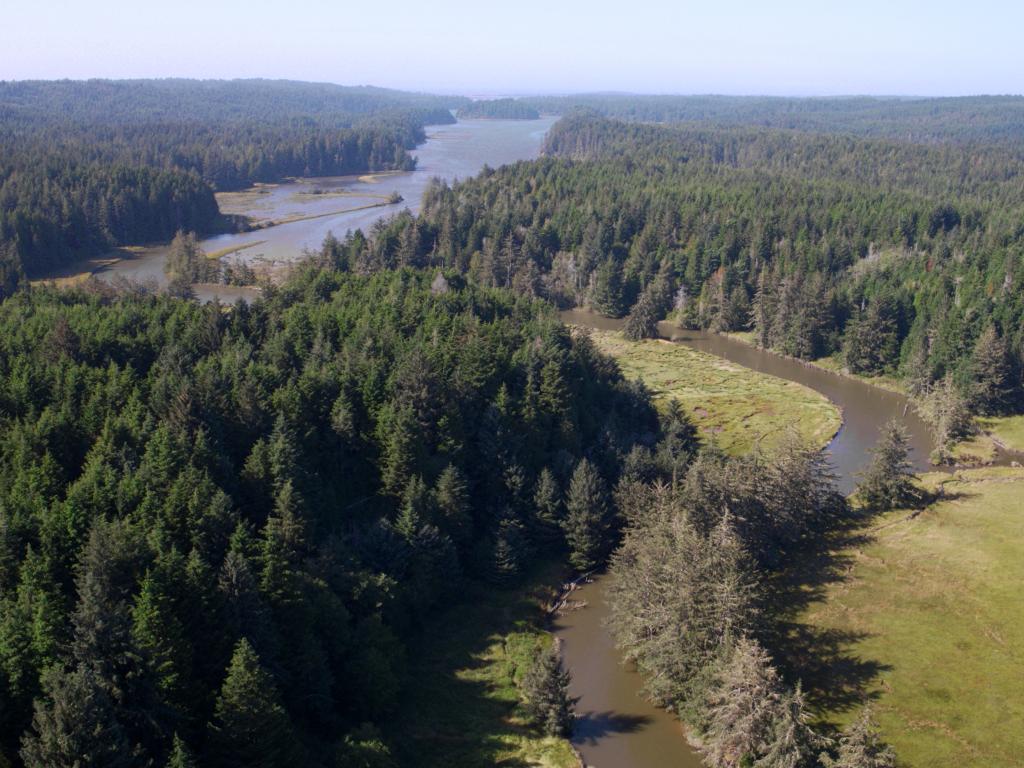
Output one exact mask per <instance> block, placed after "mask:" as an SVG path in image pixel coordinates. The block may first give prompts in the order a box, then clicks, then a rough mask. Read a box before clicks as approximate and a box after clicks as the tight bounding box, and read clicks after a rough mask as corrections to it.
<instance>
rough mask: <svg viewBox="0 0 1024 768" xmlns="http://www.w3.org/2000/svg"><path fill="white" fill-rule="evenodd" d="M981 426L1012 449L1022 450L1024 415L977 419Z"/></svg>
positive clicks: (1023, 444) (1023, 449)
mask: <svg viewBox="0 0 1024 768" xmlns="http://www.w3.org/2000/svg"><path fill="white" fill-rule="evenodd" d="M979 421H980V422H981V426H982V428H983V429H984V430H985V431H986V432H988V433H989V434H990V435H991V436H992V437H994V438H995V439H996V440H998V441H999V442H1000V443H1001V444H1002V445H1004V446H1006V447H1007V448H1009V449H1010V450H1012V451H1024V416H1002V417H999V418H982V419H979Z"/></svg>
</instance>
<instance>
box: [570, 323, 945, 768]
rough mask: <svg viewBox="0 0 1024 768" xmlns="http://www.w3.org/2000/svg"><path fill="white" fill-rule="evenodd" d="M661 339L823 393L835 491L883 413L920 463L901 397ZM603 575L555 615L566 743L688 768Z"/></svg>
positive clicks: (847, 484) (628, 766) (707, 337)
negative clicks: (627, 646)
mask: <svg viewBox="0 0 1024 768" xmlns="http://www.w3.org/2000/svg"><path fill="white" fill-rule="evenodd" d="M562 320H563V321H564V322H566V323H570V324H573V325H580V326H586V327H590V328H597V329H601V330H619V329H621V327H622V323H623V321H622V320H611V319H608V318H604V317H601V316H600V315H597V314H595V313H592V312H588V311H583V310H572V311H567V312H563V313H562ZM658 330H659V333H660V335H661V336H663V337H664V338H666V339H670V340H672V341H676V342H678V343H681V344H686V345H687V346H690V347H693V348H694V349H698V350H701V351H703V352H710V353H711V354H714V355H718V356H719V357H724V358H726V359H727V360H730V361H732V362H734V363H738V364H739V365H743V366H746V367H747V368H752V369H753V370H755V371H760V372H762V373H766V374H770V375H772V376H777V377H779V378H782V379H788V380H790V381H796V382H799V383H800V384H803V385H805V386H808V387H810V388H811V389H815V390H817V391H818V392H821V393H822V394H824V395H825V396H826V397H828V398H829V399H830V400H831V401H832V402H833V403H835V404H836V405H837V406H838V407H839V408H840V409H841V410H842V412H843V426H842V428H841V429H840V430H839V432H838V433H837V434H836V436H835V437H834V438H833V440H832V442H831V443H830V444H829V446H828V448H826V451H827V452H828V454H829V456H830V458H831V461H832V465H833V467H834V468H835V471H836V474H837V476H838V484H839V487H840V489H841V490H842V491H843V492H844V493H849V492H850V491H852V490H853V487H854V486H855V485H856V474H857V472H859V471H861V470H862V469H863V468H864V467H865V466H866V464H867V463H868V461H869V460H870V449H871V448H872V446H874V444H875V442H876V441H877V440H878V436H879V433H880V431H881V429H882V427H883V426H884V425H885V424H886V423H887V422H888V421H889V420H890V419H893V418H896V419H899V420H900V421H902V422H903V424H904V425H905V426H906V428H907V431H908V433H909V435H910V444H911V447H912V449H913V453H912V458H913V460H914V463H915V466H916V468H917V469H919V470H924V469H927V467H928V456H929V454H930V453H931V450H932V440H931V436H930V433H929V430H928V427H927V425H926V424H925V423H924V422H923V421H922V420H921V418H920V417H918V416H917V414H916V413H915V412H914V411H913V409H912V408H910V405H909V403H908V401H907V399H906V398H905V397H903V396H902V395H899V394H897V393H894V392H889V391H886V390H883V389H879V388H878V387H874V386H871V385H869V384H865V383H864V382H861V381H857V380H856V379H852V378H849V377H844V376H840V375H839V374H835V373H831V372H829V371H824V370H822V369H820V368H814V367H811V366H808V365H804V364H803V363H801V362H799V361H797V360H791V359H787V358H784V357H781V356H779V355H775V354H772V353H770V352H765V351H763V350H760V349H757V348H755V347H752V346H750V345H748V344H744V343H743V342H740V341H736V340H735V339H730V338H728V337H726V336H719V335H716V334H709V333H704V332H701V331H685V330H680V329H679V328H677V327H676V326H674V325H672V324H670V323H662V324H661V325H660V326H659V329H658ZM606 587H607V577H604V576H598V577H596V578H595V579H594V580H593V581H592V582H591V583H589V584H586V585H584V586H583V588H582V589H580V590H578V591H576V592H574V593H573V600H578V601H585V602H586V604H587V605H586V607H585V608H583V609H580V610H575V611H569V612H567V613H565V614H564V615H562V616H560V617H559V618H558V620H557V622H556V623H555V626H554V631H555V632H556V634H557V635H558V637H559V638H561V640H562V647H563V657H564V659H565V663H566V666H567V667H568V668H569V669H570V670H571V671H572V695H573V696H576V697H579V701H578V703H577V712H578V714H579V720H578V724H577V727H576V731H575V733H574V736H573V742H574V743H575V745H576V747H577V749H579V751H580V753H581V754H582V755H583V759H584V761H585V762H586V764H587V765H588V766H595V768H696V767H697V766H700V765H702V762H701V759H700V756H699V755H698V753H697V752H696V751H695V750H694V749H693V748H692V747H690V746H689V744H688V743H687V742H686V739H685V737H684V735H683V730H682V727H681V726H680V724H679V723H678V721H676V720H675V718H674V717H672V715H670V714H669V713H667V712H665V711H663V710H660V709H657V708H656V707H654V706H652V705H651V704H649V703H647V702H646V701H644V699H643V698H642V687H643V681H642V680H641V678H640V676H639V675H638V674H637V673H636V671H635V670H633V669H631V668H630V667H629V666H627V665H625V664H623V663H622V660H621V657H620V655H619V653H618V652H617V651H616V649H615V645H614V643H613V641H612V638H611V635H610V633H609V632H608V630H607V628H606V627H605V619H606V618H607V615H608V606H607V604H606V603H605V589H606Z"/></svg>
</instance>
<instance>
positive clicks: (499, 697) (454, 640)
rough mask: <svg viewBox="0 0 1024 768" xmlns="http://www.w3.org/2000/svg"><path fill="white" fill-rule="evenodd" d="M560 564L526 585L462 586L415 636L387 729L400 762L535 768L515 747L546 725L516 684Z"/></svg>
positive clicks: (428, 766)
mask: <svg viewBox="0 0 1024 768" xmlns="http://www.w3.org/2000/svg"><path fill="white" fill-rule="evenodd" d="M560 575H561V574H560V573H558V572H556V571H555V570H553V569H547V570H542V571H539V572H538V573H535V574H533V575H532V577H531V578H529V579H527V580H526V581H525V584H526V586H519V587H517V588H509V589H502V588H496V587H494V586H491V585H486V584H480V583H465V584H463V585H461V588H460V593H459V595H458V598H457V599H458V602H457V603H454V604H452V605H450V606H448V607H446V608H443V609H440V610H438V611H436V612H435V614H434V615H432V616H431V617H430V618H429V619H428V621H427V622H426V623H425V624H424V626H423V627H422V628H421V629H420V631H419V632H418V633H417V637H416V639H414V640H412V641H410V642H409V658H408V669H407V672H406V675H405V683H404V685H403V691H402V697H401V705H400V707H399V709H398V711H397V712H396V713H395V714H394V716H393V717H392V718H391V726H390V727H389V728H388V729H387V731H388V736H389V738H390V741H391V742H392V743H393V744H394V745H395V753H396V756H397V757H398V760H399V764H400V765H403V766H416V767H417V768H442V766H443V767H444V768H478V767H479V768H484V767H485V766H487V767H488V768H490V766H494V765H496V764H500V765H501V766H502V767H503V768H530V767H531V766H534V765H535V763H533V762H530V761H529V760H527V759H524V758H521V757H518V756H516V755H515V754H514V752H515V746H516V745H517V744H519V743H522V741H524V740H526V739H528V738H532V737H536V736H538V735H539V731H538V730H537V729H536V728H534V727H533V726H532V725H530V724H529V723H528V722H526V721H525V718H524V716H523V712H522V709H521V707H520V704H519V701H518V696H517V692H516V688H515V682H514V680H515V678H516V677H517V676H518V675H519V674H521V672H522V670H521V669H519V666H521V665H525V663H526V660H527V659H528V658H529V657H530V648H532V647H533V645H532V643H533V642H534V641H533V640H532V637H531V634H530V633H531V632H532V630H533V629H535V628H537V627H542V626H543V625H544V621H545V617H544V612H543V610H542V609H541V606H542V605H543V603H544V602H545V597H546V598H547V599H550V597H551V595H550V594H546V593H547V592H549V591H550V590H549V589H548V588H549V587H551V586H556V585H558V584H559V583H560V581H559V576H560Z"/></svg>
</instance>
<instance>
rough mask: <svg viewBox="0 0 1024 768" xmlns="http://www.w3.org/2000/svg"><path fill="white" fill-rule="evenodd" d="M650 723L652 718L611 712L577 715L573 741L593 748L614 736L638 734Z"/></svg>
mask: <svg viewBox="0 0 1024 768" xmlns="http://www.w3.org/2000/svg"><path fill="white" fill-rule="evenodd" d="M650 722H651V718H649V717H647V716H646V715H623V714H619V713H617V712H611V711H604V712H582V713H577V716H576V722H575V724H574V725H573V731H572V741H573V743H574V744H584V745H590V746H593V745H594V744H597V742H598V741H600V740H601V739H603V738H605V737H606V736H610V735H612V734H616V733H636V732H637V731H639V730H641V729H642V728H644V727H645V726H647V725H649V724H650Z"/></svg>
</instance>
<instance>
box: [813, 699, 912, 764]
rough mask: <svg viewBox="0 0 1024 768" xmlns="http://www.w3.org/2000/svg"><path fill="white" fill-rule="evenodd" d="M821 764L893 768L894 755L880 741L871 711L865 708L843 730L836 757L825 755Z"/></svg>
mask: <svg viewBox="0 0 1024 768" xmlns="http://www.w3.org/2000/svg"><path fill="white" fill-rule="evenodd" d="M822 762H823V763H824V765H825V767H826V768H895V766H896V753H895V752H893V750H892V747H890V746H889V745H888V744H886V743H885V742H884V741H882V739H881V737H880V736H879V734H878V729H877V727H876V726H875V723H874V721H873V720H872V718H871V709H870V707H865V708H864V709H863V710H862V711H861V714H860V717H858V718H857V719H856V720H854V721H853V722H852V723H850V725H848V726H847V727H846V728H844V729H843V733H842V735H841V736H840V737H839V751H838V754H837V756H836V757H835V758H831V757H829V756H827V755H826V756H824V758H823V760H822Z"/></svg>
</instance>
